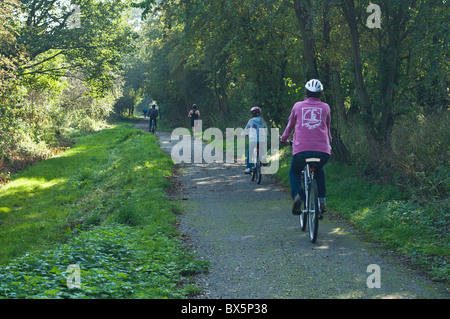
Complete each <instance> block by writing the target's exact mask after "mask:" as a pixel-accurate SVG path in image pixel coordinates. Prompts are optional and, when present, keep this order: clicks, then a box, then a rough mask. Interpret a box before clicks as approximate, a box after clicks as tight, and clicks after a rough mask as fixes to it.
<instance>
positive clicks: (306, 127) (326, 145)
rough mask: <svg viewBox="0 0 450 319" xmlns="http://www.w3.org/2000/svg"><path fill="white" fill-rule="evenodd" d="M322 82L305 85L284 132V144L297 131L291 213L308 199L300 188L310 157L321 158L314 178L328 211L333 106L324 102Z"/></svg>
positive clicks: (292, 169)
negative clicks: (327, 172) (327, 176)
mask: <svg viewBox="0 0 450 319" xmlns="http://www.w3.org/2000/svg"><path fill="white" fill-rule="evenodd" d="M322 92H323V85H322V83H320V81H319V80H316V79H313V80H310V81H308V83H306V85H305V93H306V99H305V100H304V101H302V102H297V103H295V105H294V107H293V108H292V111H291V115H290V116H289V122H288V124H287V127H286V129H285V131H284V133H283V135H282V136H281V142H282V143H283V144H287V143H288V139H289V137H290V136H291V134H292V132H294V137H293V141H292V142H293V149H292V160H291V168H290V170H289V181H290V184H291V196H292V199H293V200H294V205H293V208H292V213H293V214H294V215H299V214H300V212H301V207H302V206H301V204H302V201H303V202H304V201H305V200H306V199H305V198H306V196H305V192H304V191H303V190H302V189H301V182H302V180H301V172H302V170H303V168H304V167H305V165H306V162H305V159H306V158H308V157H318V158H320V164H319V165H318V166H317V168H316V172H315V174H314V179H315V180H316V182H317V188H318V192H319V194H318V195H319V201H320V210H321V212H322V213H324V212H326V211H327V209H326V202H325V198H326V186H325V172H324V170H323V166H324V165H325V164H326V163H327V162H328V160H329V159H330V156H331V146H330V144H331V133H330V123H331V115H330V107H329V105H328V104H326V103H324V102H322V101H321V100H320V97H321V95H322Z"/></svg>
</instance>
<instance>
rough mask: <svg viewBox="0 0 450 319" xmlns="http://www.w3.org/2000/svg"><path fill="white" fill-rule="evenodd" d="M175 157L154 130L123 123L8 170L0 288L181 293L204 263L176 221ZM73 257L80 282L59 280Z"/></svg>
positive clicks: (73, 293)
mask: <svg viewBox="0 0 450 319" xmlns="http://www.w3.org/2000/svg"><path fill="white" fill-rule="evenodd" d="M173 165H174V164H173V162H172V161H171V159H170V157H169V156H167V155H166V154H165V153H164V152H162V151H161V150H160V149H159V147H158V144H157V141H156V138H155V137H154V136H153V135H151V134H148V133H145V132H143V131H140V130H136V129H134V128H132V127H131V124H122V125H117V126H114V127H112V128H109V129H105V130H102V131H101V132H100V133H98V134H93V135H84V136H81V137H79V138H78V139H77V144H76V145H75V146H74V147H73V148H71V149H70V150H68V151H66V152H65V153H63V154H62V155H60V156H59V157H56V158H52V159H49V160H46V161H44V162H41V163H39V164H37V165H35V166H33V167H31V168H29V169H27V170H25V171H22V172H21V173H19V174H17V175H14V176H12V177H11V181H10V182H9V183H8V184H6V185H4V186H3V187H1V188H0V203H1V204H0V245H1V249H0V263H1V264H3V266H1V267H0V296H1V297H3V298H181V297H184V296H186V294H187V293H188V291H192V288H188V289H187V290H186V289H185V288H184V284H185V283H187V285H186V287H190V285H189V276H190V275H192V274H193V273H195V272H198V271H205V270H206V269H207V267H208V265H207V264H205V263H204V262H198V261H196V260H195V259H194V258H193V256H191V255H190V253H189V252H187V251H186V250H185V249H184V247H183V245H182V242H181V241H180V239H179V238H178V233H177V231H176V228H175V227H174V224H175V222H176V216H175V215H174V211H175V209H176V207H175V206H174V205H175V204H173V203H172V202H171V201H170V200H169V198H168V195H167V191H168V189H169V188H170V186H171V184H170V182H169V177H170V175H171V173H172V169H173ZM72 264H76V265H79V267H80V270H81V283H82V285H81V288H80V289H68V287H67V284H66V283H65V280H66V279H67V276H68V274H67V267H68V266H69V265H72Z"/></svg>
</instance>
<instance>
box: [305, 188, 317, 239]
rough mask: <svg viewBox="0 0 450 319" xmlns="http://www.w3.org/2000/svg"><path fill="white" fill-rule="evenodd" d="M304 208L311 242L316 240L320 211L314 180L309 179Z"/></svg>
mask: <svg viewBox="0 0 450 319" xmlns="http://www.w3.org/2000/svg"><path fill="white" fill-rule="evenodd" d="M306 209H307V210H308V224H309V240H310V241H311V242H312V243H315V242H316V240H317V233H318V231H319V213H320V209H319V197H318V191H317V183H316V181H315V180H312V181H311V184H310V187H309V192H308V198H307V207H306Z"/></svg>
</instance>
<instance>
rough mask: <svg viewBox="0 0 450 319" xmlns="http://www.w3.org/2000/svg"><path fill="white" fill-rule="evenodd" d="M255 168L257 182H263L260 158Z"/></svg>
mask: <svg viewBox="0 0 450 319" xmlns="http://www.w3.org/2000/svg"><path fill="white" fill-rule="evenodd" d="M255 170H256V183H258V184H261V176H262V175H261V162H260V161H259V160H258V161H257V162H256V167H255Z"/></svg>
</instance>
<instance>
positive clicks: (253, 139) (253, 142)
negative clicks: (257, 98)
mask: <svg viewBox="0 0 450 319" xmlns="http://www.w3.org/2000/svg"><path fill="white" fill-rule="evenodd" d="M250 112H251V113H252V118H251V119H250V120H249V121H248V123H247V125H246V126H245V128H244V131H243V132H242V134H241V136H244V135H248V137H249V138H248V139H249V147H248V150H247V168H246V169H245V171H244V173H245V174H250V173H251V172H252V168H253V163H255V162H256V158H253V156H251V155H253V151H254V149H255V147H259V150H260V154H261V162H262V163H263V164H266V162H267V160H266V140H267V125H266V123H265V122H264V120H263V119H262V118H261V117H260V115H261V109H260V108H259V107H257V106H255V107H252V109H251V110H250ZM250 156H251V157H250Z"/></svg>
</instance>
